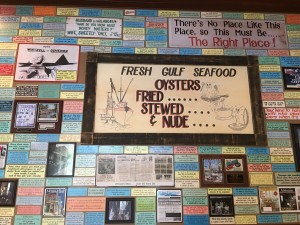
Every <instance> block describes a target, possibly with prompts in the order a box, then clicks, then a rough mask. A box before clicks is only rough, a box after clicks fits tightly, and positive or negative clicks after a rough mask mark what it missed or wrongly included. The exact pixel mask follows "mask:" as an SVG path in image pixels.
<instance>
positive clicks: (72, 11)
mask: <svg viewBox="0 0 300 225" xmlns="http://www.w3.org/2000/svg"><path fill="white" fill-rule="evenodd" d="M57 15H58V16H78V15H79V8H57Z"/></svg>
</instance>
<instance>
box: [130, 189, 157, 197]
mask: <svg viewBox="0 0 300 225" xmlns="http://www.w3.org/2000/svg"><path fill="white" fill-rule="evenodd" d="M131 196H133V197H134V196H148V197H149V196H156V189H155V188H131Z"/></svg>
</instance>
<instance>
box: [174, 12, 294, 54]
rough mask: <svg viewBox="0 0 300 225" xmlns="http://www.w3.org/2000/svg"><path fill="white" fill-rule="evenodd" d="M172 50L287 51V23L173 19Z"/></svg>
mask: <svg viewBox="0 0 300 225" xmlns="http://www.w3.org/2000/svg"><path fill="white" fill-rule="evenodd" d="M169 45H170V47H188V48H220V49H223V48H224V49H227V48H231V49H232V48H233V49H287V48H288V44H287V39H286V32H285V24H284V21H261V20H224V19H197V18H170V19H169Z"/></svg>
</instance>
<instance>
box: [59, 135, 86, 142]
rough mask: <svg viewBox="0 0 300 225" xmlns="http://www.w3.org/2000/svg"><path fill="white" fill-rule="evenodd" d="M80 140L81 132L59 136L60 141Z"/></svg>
mask: <svg viewBox="0 0 300 225" xmlns="http://www.w3.org/2000/svg"><path fill="white" fill-rule="evenodd" d="M80 140H81V135H80V134H60V136H59V141H60V142H80Z"/></svg>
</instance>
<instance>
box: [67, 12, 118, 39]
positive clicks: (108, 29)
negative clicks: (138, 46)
mask: <svg viewBox="0 0 300 225" xmlns="http://www.w3.org/2000/svg"><path fill="white" fill-rule="evenodd" d="M65 35H66V36H67V37H94V38H121V37H122V20H121V19H115V18H112V19H111V18H94V17H68V18H67V22H66V33H65Z"/></svg>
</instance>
